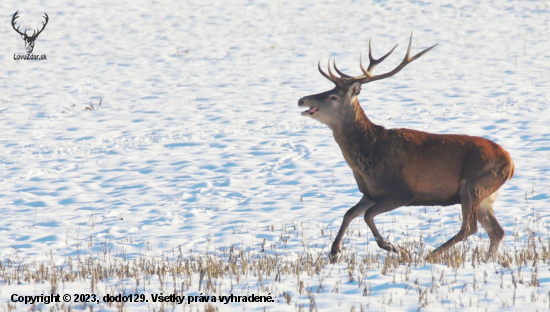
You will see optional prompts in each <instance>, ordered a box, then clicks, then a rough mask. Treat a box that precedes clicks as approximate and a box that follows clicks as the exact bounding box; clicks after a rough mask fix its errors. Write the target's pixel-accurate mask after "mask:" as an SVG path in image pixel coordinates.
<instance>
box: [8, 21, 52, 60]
mask: <svg viewBox="0 0 550 312" xmlns="http://www.w3.org/2000/svg"><path fill="white" fill-rule="evenodd" d="M18 12H19V11H16V12H15V13H14V14H13V17H12V19H11V27H13V29H14V30H15V31H16V32H17V33H18V34H20V35H21V38H23V40H25V49H27V53H32V50H33V49H34V41H35V40H36V38H38V35H40V33H42V31H43V30H44V28H46V25H47V24H48V20H49V18H48V14H46V13H44V15H45V16H44V18H45V19H46V22H42V29H40V30H39V31H38V32H37V31H36V30H33V33H32V36H29V35H27V29H25V31H24V32H20V31H19V26H17V28H15V20H16V19H17V18H18V17H19V16H17V13H18Z"/></svg>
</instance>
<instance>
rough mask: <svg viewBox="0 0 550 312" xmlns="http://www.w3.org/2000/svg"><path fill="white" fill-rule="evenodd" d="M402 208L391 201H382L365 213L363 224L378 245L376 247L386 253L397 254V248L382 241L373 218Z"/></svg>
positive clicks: (382, 238)
mask: <svg viewBox="0 0 550 312" xmlns="http://www.w3.org/2000/svg"><path fill="white" fill-rule="evenodd" d="M401 206H403V205H402V204H397V203H395V202H393V201H389V200H382V201H380V202H378V203H376V204H375V205H374V206H372V207H371V208H370V209H368V210H367V212H365V222H366V223H367V225H368V226H369V228H370V230H371V232H372V235H374V238H375V239H376V243H377V244H378V247H380V248H382V249H385V250H387V251H393V252H395V253H397V248H395V247H394V246H393V245H392V244H391V243H390V242H388V241H387V240H385V239H384V237H382V235H380V232H378V229H377V228H376V225H375V224H374V217H376V216H377V215H379V214H381V213H384V212H388V211H392V210H394V209H395V208H398V207H401Z"/></svg>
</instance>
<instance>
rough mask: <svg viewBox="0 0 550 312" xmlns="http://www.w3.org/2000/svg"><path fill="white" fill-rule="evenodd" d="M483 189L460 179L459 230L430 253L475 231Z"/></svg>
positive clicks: (446, 247)
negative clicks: (460, 207)
mask: <svg viewBox="0 0 550 312" xmlns="http://www.w3.org/2000/svg"><path fill="white" fill-rule="evenodd" d="M484 191H485V189H484V188H483V187H480V186H477V185H471V184H469V183H467V182H466V181H465V180H462V181H461V186H460V189H459V193H460V203H461V205H462V226H461V227H460V231H458V233H457V234H456V235H455V236H453V238H451V239H450V240H449V241H447V242H446V243H445V244H443V245H441V246H439V247H438V248H436V249H435V250H434V251H432V252H431V253H430V255H432V256H433V255H437V254H440V253H442V252H444V251H446V250H448V249H449V248H451V247H453V246H454V245H455V244H456V243H458V242H461V241H463V240H465V239H466V238H467V237H468V236H470V235H472V234H475V233H477V211H478V210H479V206H480V203H481V202H482V200H483V195H484V193H485V192H484Z"/></svg>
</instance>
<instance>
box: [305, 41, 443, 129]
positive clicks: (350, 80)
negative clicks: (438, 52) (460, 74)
mask: <svg viewBox="0 0 550 312" xmlns="http://www.w3.org/2000/svg"><path fill="white" fill-rule="evenodd" d="M411 44H412V33H411V39H410V41H409V47H408V49H407V54H406V55H405V58H404V59H403V61H402V62H401V64H399V65H398V66H397V67H396V68H395V69H394V70H392V71H390V72H387V73H385V74H381V75H373V74H372V71H373V69H374V67H376V65H378V64H380V63H381V62H382V61H383V60H385V59H386V58H387V57H388V56H389V55H390V54H391V53H392V52H393V50H395V48H396V47H397V45H396V46H395V47H393V49H391V50H390V51H389V52H388V53H386V55H384V56H382V57H381V58H379V59H375V58H374V57H373V56H372V48H371V43H370V41H369V60H370V63H369V67H368V68H367V69H365V67H363V61H362V55H361V57H360V58H359V60H360V67H361V71H363V75H362V76H357V77H353V76H349V75H346V74H344V73H343V72H341V71H340V70H339V69H338V67H336V61H333V63H332V65H333V67H334V69H335V70H336V72H337V73H338V75H339V76H337V75H335V74H334V73H333V72H332V70H331V66H330V59H329V61H328V74H327V73H325V72H324V71H323V70H322V69H321V61H319V63H318V64H317V67H318V69H319V72H320V73H321V74H322V75H323V76H324V77H325V78H327V79H328V80H330V81H332V82H333V83H334V84H335V87H334V89H332V90H330V91H326V92H323V93H319V94H314V95H309V96H306V97H303V98H301V99H300V100H299V101H298V106H299V107H309V109H308V110H306V111H304V112H302V116H308V117H311V118H313V119H316V120H318V121H320V122H322V123H324V124H326V125H327V126H329V128H331V129H334V128H335V127H337V126H338V125H341V124H342V123H346V120H350V118H353V119H354V118H355V117H356V116H357V113H358V112H359V111H361V112H362V110H361V109H360V107H359V102H358V101H357V95H358V94H359V92H360V91H361V85H362V84H364V83H369V82H373V81H376V80H380V79H385V78H388V77H391V76H393V75H395V74H397V73H398V72H399V71H401V70H402V69H403V68H404V67H405V66H407V65H408V64H409V63H411V62H412V61H414V60H416V59H417V58H419V57H421V56H422V55H424V54H425V53H427V52H429V51H430V50H431V49H433V48H434V47H435V46H437V44H436V45H433V46H431V47H429V48H428V49H426V50H424V51H422V52H420V53H418V54H416V55H414V56H412V57H411V56H410V52H411ZM353 119H352V120H353Z"/></svg>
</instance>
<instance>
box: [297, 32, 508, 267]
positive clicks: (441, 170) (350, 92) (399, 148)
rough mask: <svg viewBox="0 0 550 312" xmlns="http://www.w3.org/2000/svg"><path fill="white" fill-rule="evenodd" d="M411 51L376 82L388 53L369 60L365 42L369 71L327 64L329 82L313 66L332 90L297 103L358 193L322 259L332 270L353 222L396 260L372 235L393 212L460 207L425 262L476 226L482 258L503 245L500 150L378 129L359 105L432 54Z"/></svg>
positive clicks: (504, 160) (464, 139)
mask: <svg viewBox="0 0 550 312" xmlns="http://www.w3.org/2000/svg"><path fill="white" fill-rule="evenodd" d="M411 43H412V34H411V39H410V41H409V47H408V49H407V53H406V55H405V58H404V59H403V61H402V62H401V64H399V66H397V67H396V68H395V69H394V70H392V71H390V72H387V73H385V74H381V75H373V74H372V71H373V69H374V67H375V66H376V65H378V64H379V63H380V62H382V61H383V60H384V59H385V58H386V57H388V55H390V54H391V53H392V52H393V50H394V49H395V47H394V48H393V49H392V50H391V51H390V52H388V53H387V54H386V55H384V56H383V57H381V58H380V59H378V60H377V59H374V58H373V56H372V49H371V46H370V42H369V59H370V64H369V67H368V68H367V69H365V68H364V67H363V63H362V61H361V62H360V65H361V70H362V71H363V75H362V76H357V77H353V76H349V75H346V74H344V73H342V72H341V71H340V70H338V68H337V67H336V62H333V67H334V69H335V70H336V72H337V73H338V76H337V75H335V74H334V73H333V72H332V70H331V66H330V60H329V64H328V74H326V73H325V72H323V70H322V69H321V66H320V63H319V64H318V68H319V72H320V73H321V74H322V75H323V76H324V77H325V78H327V79H328V80H330V81H332V82H333V83H334V84H335V85H336V86H335V88H334V89H332V90H330V91H327V92H323V93H319V94H314V95H310V96H306V97H303V98H301V99H300V100H299V101H298V106H299V107H308V110H306V111H304V112H302V116H307V117H311V118H313V119H316V120H318V121H320V122H322V123H324V124H325V125H327V126H328V127H329V128H330V129H331V130H332V132H333V136H334V139H335V141H336V143H337V144H338V145H339V146H340V149H341V150H342V154H343V155H344V159H345V160H346V162H347V164H348V165H349V166H350V167H351V169H352V170H353V176H354V177H355V180H356V182H357V186H358V187H359V190H360V191H361V193H363V197H362V198H361V200H360V201H359V202H358V203H357V204H356V205H355V206H353V207H352V208H350V209H349V210H348V211H347V212H346V214H345V215H344V220H343V222H342V226H341V227H340V230H339V231H338V235H337V236H336V239H335V240H334V243H333V244H332V248H331V252H330V261H331V262H333V263H334V262H336V261H337V258H338V253H339V252H340V249H341V247H342V238H343V237H344V233H345V232H346V229H347V228H348V225H349V224H350V222H351V221H352V220H353V219H354V218H356V217H358V216H360V215H364V219H365V222H366V223H367V225H368V227H369V228H370V230H371V231H372V234H373V235H374V237H375V239H376V242H377V243H378V246H379V247H380V248H382V249H385V250H388V251H393V252H397V249H396V248H395V247H394V246H393V245H392V244H391V243H390V242H388V241H387V240H386V239H384V238H383V237H382V235H380V232H378V229H377V228H376V225H375V224H374V217H376V216H377V215H379V214H381V213H384V212H388V211H391V210H393V209H396V208H398V207H401V206H435V205H441V206H447V205H454V204H461V205H462V216H463V221H462V226H461V228H460V231H459V232H458V234H456V235H455V236H454V237H453V238H451V239H450V240H449V241H447V242H446V243H444V244H443V245H441V246H440V247H438V248H437V249H435V250H434V251H432V252H431V254H430V255H432V256H434V255H437V254H440V253H441V252H444V251H445V250H447V249H449V248H451V247H452V246H453V245H454V244H456V243H457V242H460V241H462V240H464V239H466V238H467V237H468V236H469V235H472V234H474V233H476V232H477V221H479V222H480V223H481V225H482V226H483V228H484V229H485V230H486V231H487V233H488V234H489V238H490V240H491V244H490V247H489V254H490V255H494V254H495V252H496V251H497V249H498V246H499V244H500V242H501V241H502V238H503V237H504V230H503V229H502V227H501V226H500V224H499V223H498V221H497V219H496V217H495V215H494V212H493V203H494V201H495V198H496V195H497V191H498V189H499V188H500V187H501V186H502V185H503V184H504V183H505V182H506V181H507V180H509V179H511V178H512V176H513V174H514V163H513V161H512V159H511V158H510V155H509V154H508V153H507V152H506V151H505V150H504V149H503V148H502V147H500V146H499V145H498V144H496V143H494V142H492V141H489V140H487V139H484V138H481V137H474V136H468V135H455V134H432V133H427V132H422V131H416V130H411V129H385V128H384V127H382V126H379V125H375V124H374V123H372V122H371V121H370V120H369V118H368V117H367V116H366V115H365V112H364V111H363V109H362V108H361V106H360V105H359V101H358V100H357V95H359V92H360V91H361V85H362V84H364V83H369V82H373V81H376V80H380V79H385V78H389V77H391V76H393V75H395V74H397V73H398V72H399V71H400V70H402V69H403V68H404V67H405V66H407V64H409V63H411V62H412V61H414V60H416V59H417V58H419V57H421V56H422V55H424V54H425V53H427V52H429V51H430V50H432V49H433V48H434V47H435V46H436V45H434V46H432V47H430V48H428V49H426V50H424V51H422V52H420V53H418V54H416V55H414V56H412V57H411V56H410V52H411ZM396 47H397V46H396Z"/></svg>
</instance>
